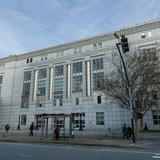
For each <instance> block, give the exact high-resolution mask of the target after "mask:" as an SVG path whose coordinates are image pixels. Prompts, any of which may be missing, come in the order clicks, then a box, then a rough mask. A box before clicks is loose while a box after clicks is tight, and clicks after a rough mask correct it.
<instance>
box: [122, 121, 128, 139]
mask: <svg viewBox="0 0 160 160" xmlns="http://www.w3.org/2000/svg"><path fill="white" fill-rule="evenodd" d="M122 133H123V139H125V138H127V128H126V124H125V123H124V125H123V128H122Z"/></svg>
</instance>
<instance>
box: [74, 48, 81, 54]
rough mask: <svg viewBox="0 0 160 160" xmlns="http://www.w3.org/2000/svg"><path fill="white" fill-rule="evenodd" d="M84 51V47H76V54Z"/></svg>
mask: <svg viewBox="0 0 160 160" xmlns="http://www.w3.org/2000/svg"><path fill="white" fill-rule="evenodd" d="M77 53H82V47H78V48H74V54H77Z"/></svg>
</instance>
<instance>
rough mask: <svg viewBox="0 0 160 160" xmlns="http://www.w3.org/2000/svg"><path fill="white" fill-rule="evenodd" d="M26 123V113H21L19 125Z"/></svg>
mask: <svg viewBox="0 0 160 160" xmlns="http://www.w3.org/2000/svg"><path fill="white" fill-rule="evenodd" d="M26 123H27V115H21V125H23V126H25V125H26Z"/></svg>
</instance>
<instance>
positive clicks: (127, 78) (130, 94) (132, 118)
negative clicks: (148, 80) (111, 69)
mask: <svg viewBox="0 0 160 160" xmlns="http://www.w3.org/2000/svg"><path fill="white" fill-rule="evenodd" d="M114 37H115V38H116V39H118V43H116V47H117V49H118V52H119V55H120V58H121V61H122V65H123V69H124V73H125V76H126V80H127V86H128V97H129V106H130V109H131V125H132V142H133V143H136V140H135V133H134V110H133V105H132V93H131V84H130V79H129V74H128V68H127V65H126V62H125V60H124V58H123V55H122V53H121V50H120V48H119V46H120V45H121V42H119V36H118V35H117V34H116V33H114Z"/></svg>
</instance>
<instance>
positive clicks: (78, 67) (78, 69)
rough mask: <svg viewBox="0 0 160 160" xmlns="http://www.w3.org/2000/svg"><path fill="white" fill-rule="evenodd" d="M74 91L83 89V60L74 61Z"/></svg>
mask: <svg viewBox="0 0 160 160" xmlns="http://www.w3.org/2000/svg"><path fill="white" fill-rule="evenodd" d="M72 91H73V92H79V91H82V62H76V63H73V77H72Z"/></svg>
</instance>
